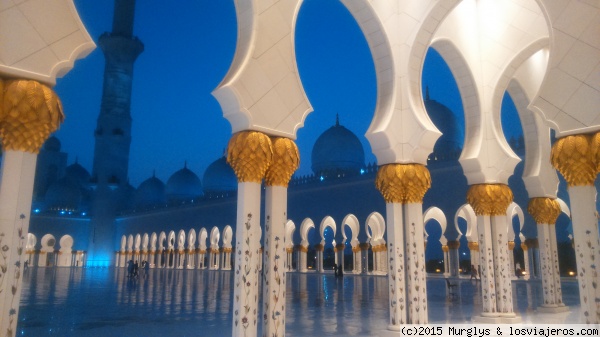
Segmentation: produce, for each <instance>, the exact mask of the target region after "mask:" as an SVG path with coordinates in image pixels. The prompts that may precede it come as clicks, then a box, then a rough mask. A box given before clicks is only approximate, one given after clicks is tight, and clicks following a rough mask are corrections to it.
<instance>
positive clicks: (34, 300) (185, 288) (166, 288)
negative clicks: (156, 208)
mask: <svg viewBox="0 0 600 337" xmlns="http://www.w3.org/2000/svg"><path fill="white" fill-rule="evenodd" d="M232 284H233V273H232V272H231V271H213V270H211V271H209V270H174V269H169V270H150V271H149V275H147V276H140V277H139V278H137V279H129V278H127V277H126V271H125V270H123V269H112V268H102V269H95V268H93V269H81V268H30V269H29V270H27V271H26V273H25V275H24V284H23V295H22V298H21V309H20V312H19V326H18V331H19V334H20V335H21V336H31V337H34V336H35V337H38V336H40V337H41V336H86V337H88V336H103V337H104V336H203V337H212V336H215V337H216V336H218V337H222V336H229V335H231V326H230V325H231V316H232V315H231V308H232V301H231V296H232V295H233V288H232ZM513 287H514V290H513V294H514V297H515V303H516V307H515V310H516V311H517V312H518V313H519V314H520V315H521V316H522V317H523V321H524V322H537V323H546V322H553V323H561V322H570V323H577V322H580V321H581V320H580V318H579V317H578V314H579V313H578V308H579V307H578V302H579V295H578V288H577V282H574V281H567V282H563V297H564V298H563V299H564V302H565V304H566V305H568V306H570V307H571V312H570V313H569V312H567V313H563V314H553V315H552V314H539V313H537V312H535V308H536V307H537V306H538V305H540V303H541V298H542V294H541V283H540V282H536V281H529V282H524V281H516V282H514V283H513ZM427 289H428V300H429V320H430V322H431V323H456V322H468V321H470V320H471V317H472V316H473V315H477V314H478V312H479V310H480V307H481V299H480V296H479V285H478V284H477V282H475V281H473V282H471V281H469V280H463V281H461V282H460V287H459V293H458V296H457V298H456V299H454V300H449V299H448V298H447V297H446V287H445V281H444V279H441V278H429V279H428V281H427ZM259 293H260V292H259ZM387 308H388V281H387V277H386V276H370V275H369V276H367V275H365V276H353V275H348V276H345V277H343V278H339V279H336V278H335V277H334V275H333V274H332V273H329V274H316V273H309V274H301V273H288V278H287V316H286V336H317V335H319V336H376V335H377V332H378V331H382V330H384V329H385V328H386V327H387V324H388V309H387ZM259 317H262V315H260V316H259ZM259 330H260V328H259ZM259 335H260V333H259Z"/></svg>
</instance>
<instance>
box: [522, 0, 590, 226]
mask: <svg viewBox="0 0 600 337" xmlns="http://www.w3.org/2000/svg"><path fill="white" fill-rule="evenodd" d="M539 1H540V2H541V3H542V5H543V7H544V9H545V10H546V11H547V13H546V18H547V20H548V22H547V23H546V24H547V26H548V27H549V29H550V31H551V34H550V39H551V41H550V44H549V45H550V46H551V48H550V55H549V61H548V69H547V72H546V74H545V77H544V81H543V83H542V87H541V89H540V91H539V94H538V95H537V97H536V98H535V99H534V100H533V103H532V110H535V111H536V112H537V113H539V114H540V115H541V116H543V118H544V120H546V121H547V122H548V123H549V124H550V125H551V126H552V128H553V129H555V130H556V136H557V137H559V138H560V137H563V136H567V135H572V134H580V133H589V132H595V131H598V130H600V115H599V114H598V106H600V76H598V73H600V42H599V40H598V27H600V3H598V2H597V1H566V0H561V1H555V0H539ZM574 225H575V226H576V224H574Z"/></svg>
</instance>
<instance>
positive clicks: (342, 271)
mask: <svg viewBox="0 0 600 337" xmlns="http://www.w3.org/2000/svg"><path fill="white" fill-rule="evenodd" d="M338 276H339V277H344V266H343V265H339V266H338Z"/></svg>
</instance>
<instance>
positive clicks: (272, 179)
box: [265, 137, 300, 187]
mask: <svg viewBox="0 0 600 337" xmlns="http://www.w3.org/2000/svg"><path fill="white" fill-rule="evenodd" d="M271 145H272V148H273V159H272V161H271V165H270V166H269V168H268V169H267V172H266V173H265V184H266V185H267V186H283V187H287V186H288V183H289V182H290V178H291V177H292V174H294V172H295V171H296V170H297V169H298V166H299V165H300V153H299V152H298V147H297V146H296V143H294V141H293V140H291V139H289V138H284V137H271Z"/></svg>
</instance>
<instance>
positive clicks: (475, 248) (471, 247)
mask: <svg viewBox="0 0 600 337" xmlns="http://www.w3.org/2000/svg"><path fill="white" fill-rule="evenodd" d="M467 246H468V247H469V250H472V251H479V242H477V241H469V243H468V244H467Z"/></svg>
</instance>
